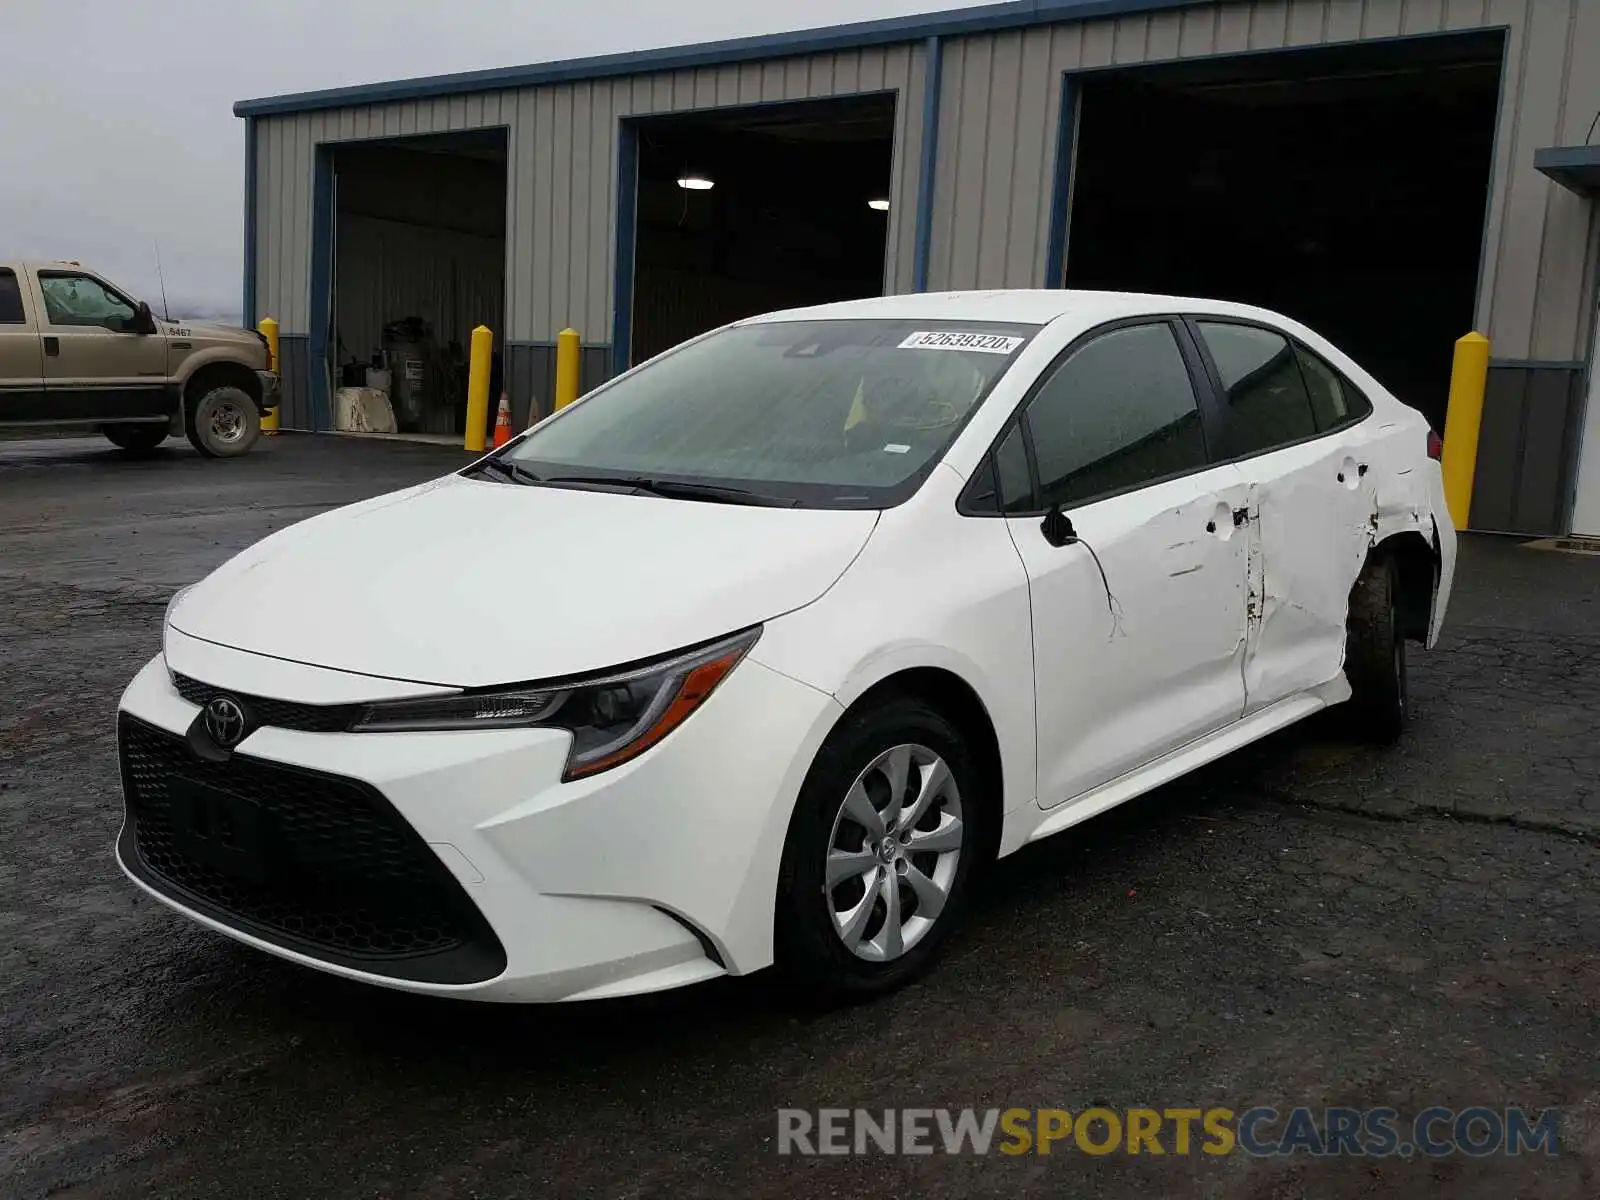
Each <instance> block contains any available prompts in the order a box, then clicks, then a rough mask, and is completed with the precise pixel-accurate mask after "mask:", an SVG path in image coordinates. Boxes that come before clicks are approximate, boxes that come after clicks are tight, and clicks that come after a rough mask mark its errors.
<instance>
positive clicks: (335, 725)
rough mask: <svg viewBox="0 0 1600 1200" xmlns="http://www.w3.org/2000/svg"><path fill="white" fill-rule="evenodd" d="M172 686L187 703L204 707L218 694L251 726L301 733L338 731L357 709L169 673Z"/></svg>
mask: <svg viewBox="0 0 1600 1200" xmlns="http://www.w3.org/2000/svg"><path fill="white" fill-rule="evenodd" d="M172 686H173V687H175V688H177V689H178V695H180V696H182V697H183V698H184V699H185V700H187V701H188V702H189V703H190V704H198V705H199V706H200V707H201V708H204V707H205V706H206V705H207V704H209V703H210V702H211V701H212V700H214V699H216V698H217V697H218V696H231V697H232V698H233V699H235V700H237V701H238V702H239V703H240V705H242V706H243V708H244V710H245V712H246V713H248V714H249V717H250V724H251V727H252V728H254V727H256V726H259V725H271V726H274V727H276V728H278V729H298V730H301V731H302V732H305V733H340V732H343V731H344V730H346V729H349V728H350V723H351V722H352V721H354V720H355V719H356V716H357V714H358V713H359V711H360V709H361V705H359V704H298V703H296V702H295V701H293V700H274V699H272V698H271V697H269V696H245V695H241V694H240V693H238V692H230V691H228V690H227V689H226V688H219V687H212V686H211V685H210V684H209V683H201V682H200V681H199V680H198V679H191V678H190V677H189V676H187V675H179V674H178V673H177V672H176V671H174V672H173V673H172Z"/></svg>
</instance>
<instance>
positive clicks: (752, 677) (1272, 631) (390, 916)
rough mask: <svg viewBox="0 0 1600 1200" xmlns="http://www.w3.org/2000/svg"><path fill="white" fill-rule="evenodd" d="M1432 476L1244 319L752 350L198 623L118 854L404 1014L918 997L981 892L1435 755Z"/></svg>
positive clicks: (740, 347)
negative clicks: (1100, 846) (1285, 760)
mask: <svg viewBox="0 0 1600 1200" xmlns="http://www.w3.org/2000/svg"><path fill="white" fill-rule="evenodd" d="M1437 457H1438V439H1437V438H1436V437H1435V436H1434V434H1433V432H1432V431H1431V430H1430V429H1429V427H1428V424H1427V422H1426V421H1425V420H1424V419H1423V417H1422V416H1421V415H1420V414H1419V413H1417V412H1415V411H1413V410H1411V409H1410V408H1407V407H1406V406H1405V405H1403V404H1401V403H1400V402H1399V401H1397V400H1396V399H1395V398H1394V397H1393V396H1391V395H1390V394H1389V393H1388V392H1387V391H1385V390H1384V389H1383V387H1382V386H1381V385H1380V384H1379V383H1378V382H1377V381H1376V380H1375V379H1373V378H1372V376H1370V375H1369V374H1367V373H1366V372H1365V371H1363V370H1362V369H1361V368H1360V367H1359V366H1358V365H1357V364H1356V363H1355V362H1353V361H1351V360H1350V359H1349V358H1348V357H1346V356H1345V355H1344V354H1342V353H1340V352H1339V351H1338V350H1337V349H1335V348H1334V347H1333V346H1331V345H1329V344H1328V343H1327V342H1326V341H1325V340H1324V339H1322V338H1321V337H1319V336H1317V335H1316V334H1315V333H1313V332H1312V331H1311V330H1309V329H1306V328H1304V327H1303V326H1301V325H1298V324H1296V323H1295V322H1293V321H1290V320H1287V319H1285V318H1283V317H1280V316H1277V315H1275V314H1273V313H1270V312H1264V311H1261V310H1258V309H1254V308H1248V307H1244V306H1241V305H1237V304H1225V303H1215V302H1211V301H1204V300H1187V299H1173V298H1166V297H1156V296H1139V295H1125V294H1104V293H1090V292H1041V291H1034V292H1028V291H1019V292H991V293H964V294H952V295H917V296H901V297H891V298H884V299H878V300H867V301H860V302H853V303H846V304H838V305H830V306H826V307H822V308H815V309H808V310H803V311H797V312H787V313H777V314H772V315H769V316H764V317H759V318H755V319H752V320H749V321H744V322H740V323H738V324H736V325H733V326H730V327H727V328H724V329H721V330H718V331H715V332H713V333H710V334H707V335H705V336H703V337H701V338H698V339H696V340H694V341H692V342H690V343H687V344H686V345H684V346H681V347H679V348H678V349H676V350H673V351H670V352H669V353H667V354H665V355H663V356H661V357H659V358H657V359H655V360H653V361H651V362H649V363H646V364H644V365H643V366H641V367H638V368H636V369H635V370H633V371H631V372H629V373H627V374H625V375H623V376H621V377H619V378H618V379H616V380H613V381H612V382H611V383H609V384H607V385H605V386H604V387H602V388H600V389H599V390H597V391H595V392H593V393H591V394H590V395H589V396H587V397H585V398H584V399H583V400H582V401H580V402H579V403H577V404H575V405H572V406H570V407H568V408H566V409H564V410H563V411H562V412H560V413H557V414H556V415H554V416H553V417H551V418H549V419H548V420H546V421H544V422H542V423H541V424H540V425H538V426H537V427H536V428H534V429H532V430H530V431H529V432H527V433H525V434H524V435H522V436H521V437H520V438H518V439H517V440H516V441H514V442H512V443H511V445H510V446H508V447H506V448H505V449H503V450H501V451H497V452H495V453H494V454H491V455H489V456H488V457H486V458H484V459H482V460H480V461H479V462H477V463H476V464H474V465H473V466H471V467H469V468H467V469H465V470H463V471H461V472H459V473H458V474H455V475H451V476H447V477H445V478H443V479H440V480H436V481H434V482H432V483H429V484H425V485H423V486H421V487H417V488H413V489H410V490H409V491H406V492H401V493H398V494H396V495H392V496H386V497H380V498H378V499H375V500H371V501H368V502H365V503H363V504H358V505H354V506H352V507H350V508H347V509H342V510H339V511H337V512H332V513H328V514H324V515H322V516H318V517H315V518H313V519H311V520H308V521H306V522H304V523H303V524H300V525H297V526H294V527H291V528H289V529H286V530H283V531H281V532H279V533H276V534H274V535H273V536H272V537H270V538H268V539H267V540H266V541H264V542H262V543H260V544H259V545H257V546H256V547H254V548H252V549H251V550H248V551H246V552H245V553H243V554H241V555H239V556H238V557H237V558H236V559H234V560H233V561H232V562H230V563H228V564H226V565H224V566H223V567H222V568H220V569H219V570H218V571H216V572H215V573H213V574H212V575H211V576H210V577H209V578H207V579H205V580H203V581H202V582H201V583H199V584H198V585H196V586H195V587H194V588H192V589H189V590H188V591H186V592H185V593H183V594H181V595H180V596H179V597H178V598H176V599H175V601H174V603H173V604H172V606H171V607H170V609H169V611H168V618H167V628H166V630H165V641H164V648H163V653H162V654H161V655H160V656H158V657H157V658H156V659H155V660H154V661H152V662H151V663H150V664H149V666H147V667H146V668H145V670H144V671H143V672H141V673H140V675H139V676H138V677H137V678H136V679H135V680H134V681H133V683H132V684H131V685H130V686H129V688H128V690H127V692H126V694H125V695H124V697H123V701H122V711H121V713H120V717H119V722H120V726H119V741H120V748H121V756H122V768H123V781H124V790H125V793H126V797H127V809H128V819H127V822H126V825H125V827H124V830H123V834H122V837H121V840H120V842H119V844H118V856H119V858H120V860H121V862H122V864H123V866H124V868H125V869H126V870H127V872H128V873H129V875H130V876H132V878H133V879H134V880H135V881H136V882H137V883H139V884H140V885H141V886H142V887H144V888H145V889H147V890H148V891H150V892H151V893H152V894H154V895H155V896H157V897H159V898H160V899H161V900H163V901H165V902H166V903H168V904H170V905H171V906H173V907H174V908H177V909H178V910H180V911H182V912H184V913H186V914H188V915H189V916H191V917H193V918H194V919H196V920H198V921H201V922H203V923H204V924H206V925H208V926H210V927H212V928H213V929H216V930H219V931H221V932H224V933H228V934H230V935H232V936H234V937H236V938H239V939H240V940H242V941H245V942H247V943H249V944H251V945H254V946H257V947H260V948H262V949H264V950H268V951H271V952H273V953H276V954H280V955H283V956H285V957H287V958H291V959H294V960H296V961H298V962H302V963H305V964H307V965H311V966H316V967H319V968H321V969H324V970H328V971H332V972H335V973H337V974H341V975H344V976H347V977H351V978H356V979H363V980H367V981H369V982H373V983H379V984H383V985H386V986H390V987H397V988H405V989H408V990H412V991H418V992H431V993H435V994H441V995H451V996H460V997H468V998H481V999H497V1000H562V999H581V998H592V997H602V996H618V995H625V994H629V993H637V992H647V991H653V990H657V989H661V988H666V987H672V986H677V985H682V984H687V983H693V982H696V981H698V980H703V979H709V978H712V977H714V976H717V975H722V974H744V973H748V972H751V971H756V970H759V969H762V968H764V967H767V966H768V965H770V964H773V963H774V962H776V963H778V964H780V965H781V966H783V967H785V968H786V969H787V970H788V971H789V972H791V974H792V975H793V976H794V977H795V978H796V979H798V980H799V981H801V982H802V983H804V984H806V985H808V986H811V987H814V988H817V989H820V990H822V991H825V992H832V993H855V994H862V993H870V992H874V991H879V990H883V989H886V988H890V987H893V986H895V985H897V984H899V983H901V982H903V981H904V980H905V979H907V978H908V977H910V976H911V975H912V974H913V973H915V972H916V971H917V970H919V969H920V968H922V967H924V966H925V965H926V964H927V963H928V962H929V960H930V958H931V957H932V955H933V954H934V953H935V952H936V950H937V948H938V946H939V944H940V943H941V941H942V940H943V939H944V937H945V936H946V935H947V934H948V932H949V930H950V927H951V925H952V923H953V922H954V921H955V920H956V919H957V917H958V915H959V912H960V910H961V908H962V905H963V901H964V900H965V898H966V893H967V890H968V886H969V882H970V880H971V877H972V872H973V870H974V868H976V867H978V866H979V865H980V864H982V863H983V862H985V861H986V860H989V859H993V858H995V857H996V856H1003V855H1006V854H1009V853H1011V852H1012V851H1015V850H1017V849H1018V848H1019V847H1021V846H1022V845H1024V844H1025V843H1027V842H1030V841H1034V840H1037V839H1039V838H1043V837H1047V836H1049V835H1051V834H1054V833H1059V832H1060V831H1062V830H1063V829H1066V828H1068V827H1070V826H1072V825H1074V824H1076V823H1078V822H1080V821H1083V820H1085V819H1086V818H1089V817H1092V816H1094V815H1095V814H1096V813H1099V812H1102V811H1104V810H1105V809H1107V808H1110V807H1111V806H1113V805H1115V804H1118V803H1120V802H1122V801H1124V800H1127V799H1129V798H1131V797H1133V796H1136V795H1138V794H1139V793H1141V792H1144V791H1147V790H1149V789H1150V788H1153V787H1155V786H1157V785H1158V784H1161V783H1163V782H1165V781H1167V780H1170V779H1172V778H1174V777H1175V776H1177V775H1179V774H1182V773H1183V772H1186V771H1189V770H1191V769H1193V768H1195V767H1197V766H1199V765H1201V764H1202V763H1205V762H1207V761H1209V760H1211V759H1214V758H1216V757H1218V756H1219V755H1222V754H1225V753H1227V752H1228V751H1230V750H1233V749H1236V748H1237V747H1240V746H1243V745H1244V744H1246V743H1248V742H1251V741H1253V740H1255V739H1257V738H1260V737H1262V736H1264V735H1266V734H1268V733H1271V732H1272V731H1274V730H1276V729H1280V728H1282V727H1283V726H1285V725H1288V724H1289V723H1291V722H1293V721H1296V720H1299V719H1300V718H1302V717H1305V716H1308V715H1310V714H1312V713H1315V712H1317V711H1318V710H1320V709H1323V708H1325V707H1327V706H1329V705H1334V704H1348V705H1349V706H1350V707H1349V710H1348V711H1350V712H1351V713H1352V714H1353V715H1354V716H1355V717H1357V718H1358V720H1359V722H1360V724H1361V725H1362V726H1363V727H1364V728H1365V729H1366V730H1368V731H1369V732H1370V733H1371V734H1372V735H1373V736H1375V737H1378V738H1383V739H1392V738H1394V737H1396V736H1398V735H1399V733H1400V731H1401V727H1402V724H1403V722H1404V720H1405V716H1406V647H1407V643H1418V644H1423V645H1431V644H1432V643H1433V641H1434V640H1435V639H1436V638H1437V636H1438V632H1439V627H1440V622H1441V621H1442V619H1443V617H1444V612H1445V605H1446V601H1447V599H1448V596H1449V593H1450V585H1451V579H1452V574H1453V571H1454V566H1455V530H1454V529H1453V527H1452V525H1451V523H1450V518H1449V516H1448V514H1447V512H1446V509H1445V505H1444V501H1443V491H1442V483H1441V476H1440V471H1439V466H1438V463H1437V462H1436V461H1435V460H1436V459H1437ZM351 612H356V613H360V614H362V616H361V619H360V620H358V621H347V620H340V619H338V617H337V614H340V613H351ZM508 612H514V613H515V620H514V622H513V623H512V624H511V626H510V627H509V629H507V627H506V626H505V624H504V622H505V618H506V614H507V613H508ZM497 627H498V628H501V629H502V630H504V631H505V632H504V633H503V634H502V635H501V636H493V630H495V629H496V628H497Z"/></svg>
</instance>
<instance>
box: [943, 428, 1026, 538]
mask: <svg viewBox="0 0 1600 1200" xmlns="http://www.w3.org/2000/svg"><path fill="white" fill-rule="evenodd" d="M1036 508H1037V505H1035V504H1034V502H1033V477H1032V476H1031V475H1029V473H1028V450H1027V447H1026V446H1024V445H1023V442H1022V426H1021V425H1014V426H1012V428H1011V432H1010V433H1009V434H1007V435H1006V439H1005V441H1003V442H1001V443H1000V445H999V446H998V447H997V448H996V449H995V450H994V452H993V453H992V454H989V455H988V456H986V457H985V458H984V460H983V461H982V462H981V463H979V464H978V469H977V470H976V471H974V472H973V473H972V479H971V481H970V482H969V483H968V484H967V487H966V490H965V491H964V492H963V493H962V494H961V511H962V512H963V513H965V514H966V515H967V516H969V517H979V516H998V515H999V514H1000V513H1002V512H1004V513H1028V512H1033V511H1034V510H1035V509H1036Z"/></svg>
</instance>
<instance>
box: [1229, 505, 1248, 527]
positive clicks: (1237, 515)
mask: <svg viewBox="0 0 1600 1200" xmlns="http://www.w3.org/2000/svg"><path fill="white" fill-rule="evenodd" d="M1249 520H1250V510H1249V509H1248V508H1236V509H1234V510H1233V527H1234V528H1235V529H1238V528H1239V527H1240V526H1241V525H1245V524H1247V523H1248V522H1249Z"/></svg>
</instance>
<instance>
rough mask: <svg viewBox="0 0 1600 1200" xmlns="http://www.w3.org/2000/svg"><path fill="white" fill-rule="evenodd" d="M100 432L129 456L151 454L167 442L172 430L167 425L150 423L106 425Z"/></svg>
mask: <svg viewBox="0 0 1600 1200" xmlns="http://www.w3.org/2000/svg"><path fill="white" fill-rule="evenodd" d="M100 432H101V433H103V434H105V435H106V440H107V441H109V442H110V443H111V444H112V445H113V446H116V447H117V448H118V449H119V450H126V451H127V452H128V453H129V454H149V453H150V451H152V450H154V449H155V448H156V447H157V446H159V445H161V443H162V442H164V441H166V440H167V434H168V433H169V432H170V430H168V428H167V427H166V426H165V425H158V424H156V423H155V422H154V421H150V422H140V423H137V424H129V425H106V426H103V427H102V428H101V430H100Z"/></svg>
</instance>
